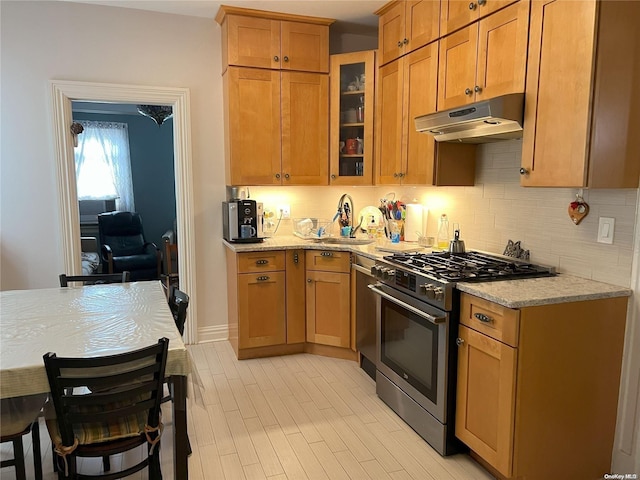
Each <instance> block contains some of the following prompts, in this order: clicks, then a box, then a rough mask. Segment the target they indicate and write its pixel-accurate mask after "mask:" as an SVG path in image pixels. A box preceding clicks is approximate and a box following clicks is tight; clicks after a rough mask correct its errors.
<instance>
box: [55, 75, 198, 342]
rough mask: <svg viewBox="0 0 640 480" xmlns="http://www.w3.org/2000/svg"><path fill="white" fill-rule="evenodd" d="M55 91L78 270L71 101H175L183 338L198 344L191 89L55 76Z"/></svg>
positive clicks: (62, 210) (67, 255)
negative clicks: (184, 309)
mask: <svg viewBox="0 0 640 480" xmlns="http://www.w3.org/2000/svg"><path fill="white" fill-rule="evenodd" d="M51 95H52V102H53V107H52V113H53V136H54V142H55V152H56V167H57V168H56V173H57V183H58V200H59V202H58V204H59V216H60V225H61V238H62V253H63V258H64V269H65V271H66V272H73V273H76V274H78V273H79V272H80V271H81V255H80V252H81V248H80V218H79V213H78V208H77V205H78V195H77V190H76V179H75V160H74V138H73V134H72V133H71V131H70V129H69V127H70V125H71V123H72V122H73V115H72V108H71V102H72V101H82V102H100V103H129V104H147V105H170V106H171V107H172V108H173V112H174V113H173V138H174V171H175V189H176V214H177V215H176V216H177V233H178V238H180V244H181V248H180V249H179V252H178V262H179V264H180V268H181V271H182V274H181V276H180V284H181V289H182V290H184V291H185V292H187V293H188V294H189V296H190V297H191V301H190V302H189V310H188V315H187V321H186V324H185V332H184V336H183V337H184V340H185V343H188V344H192V343H197V321H196V319H197V315H196V314H197V308H196V305H197V302H196V301H195V300H196V295H195V294H196V278H195V239H194V237H193V231H194V228H193V223H194V219H193V194H192V188H191V186H192V184H193V176H192V158H191V136H190V131H191V129H190V118H189V90H188V89H186V88H169V87H148V86H138V85H119V84H104V83H88V82H73V81H62V80H53V81H51Z"/></svg>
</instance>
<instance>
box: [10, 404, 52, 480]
mask: <svg viewBox="0 0 640 480" xmlns="http://www.w3.org/2000/svg"><path fill="white" fill-rule="evenodd" d="M45 400H46V395H31V396H28V397H16V398H3V399H2V402H1V403H0V414H1V415H2V418H1V421H0V443H5V442H11V443H12V444H13V458H10V459H5V460H2V462H0V467H1V468H5V467H14V468H15V471H16V475H15V478H16V480H26V478H27V473H26V463H25V455H24V445H23V443H22V440H23V437H24V436H25V435H27V434H28V433H29V432H31V443H32V445H33V472H34V478H35V480H42V456H41V453H40V424H39V423H38V415H39V413H40V411H41V409H42V406H43V405H44V402H45ZM0 476H1V475H0Z"/></svg>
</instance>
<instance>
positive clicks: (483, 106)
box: [415, 93, 524, 143]
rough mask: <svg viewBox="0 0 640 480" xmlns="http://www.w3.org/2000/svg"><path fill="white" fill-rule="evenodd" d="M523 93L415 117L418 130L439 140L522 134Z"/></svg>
mask: <svg viewBox="0 0 640 480" xmlns="http://www.w3.org/2000/svg"><path fill="white" fill-rule="evenodd" d="M523 117H524V93H512V94H509V95H503V96H501V97H496V98H491V99H489V100H483V101H481V102H477V103H473V104H471V105H465V106H464V107H459V108H454V109H451V110H445V111H442V112H437V113H432V114H429V115H423V116H421V117H416V118H415V122H416V130H417V131H418V132H423V133H428V134H430V135H433V136H434V138H435V140H436V141H438V142H455V141H458V142H464V143H488V142H494V141H496V140H508V139H512V138H522V120H523Z"/></svg>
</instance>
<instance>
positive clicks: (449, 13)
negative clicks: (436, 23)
mask: <svg viewBox="0 0 640 480" xmlns="http://www.w3.org/2000/svg"><path fill="white" fill-rule="evenodd" d="M477 19H478V4H477V3H476V2H475V1H474V0H442V4H441V6H440V35H441V36H444V35H448V34H449V33H451V32H455V31H456V30H458V29H459V28H462V27H464V26H465V25H468V24H470V23H471V22H473V21H474V20H477Z"/></svg>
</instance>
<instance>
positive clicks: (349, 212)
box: [333, 193, 356, 236]
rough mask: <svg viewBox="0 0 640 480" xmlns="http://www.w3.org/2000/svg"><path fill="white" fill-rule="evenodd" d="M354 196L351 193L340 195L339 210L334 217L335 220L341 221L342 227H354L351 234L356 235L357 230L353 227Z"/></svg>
mask: <svg viewBox="0 0 640 480" xmlns="http://www.w3.org/2000/svg"><path fill="white" fill-rule="evenodd" d="M353 212H354V207H353V198H351V195H349V194H347V193H345V194H344V195H342V196H341V197H340V201H338V211H337V212H336V214H335V216H334V217H333V221H334V222H335V221H336V220H338V221H339V223H340V226H341V227H352V228H351V236H355V233H356V232H355V231H354V229H353Z"/></svg>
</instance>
